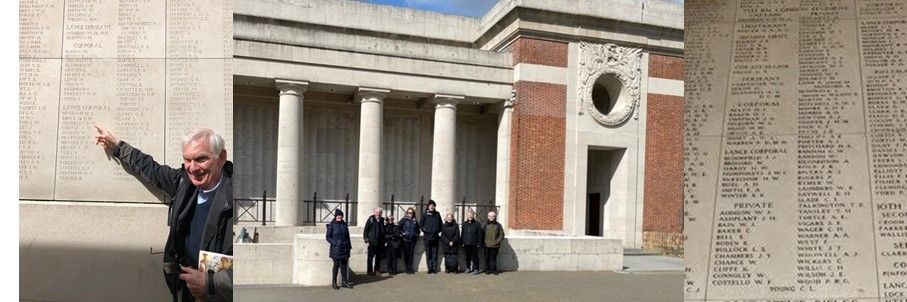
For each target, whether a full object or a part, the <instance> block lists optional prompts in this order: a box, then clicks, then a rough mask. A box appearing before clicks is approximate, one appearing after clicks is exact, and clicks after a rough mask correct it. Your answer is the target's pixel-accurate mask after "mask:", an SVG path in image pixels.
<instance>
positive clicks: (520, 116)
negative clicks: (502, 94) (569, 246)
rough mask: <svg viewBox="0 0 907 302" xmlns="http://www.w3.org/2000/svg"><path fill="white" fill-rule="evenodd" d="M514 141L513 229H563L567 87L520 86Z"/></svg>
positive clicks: (520, 84) (512, 165)
mask: <svg viewBox="0 0 907 302" xmlns="http://www.w3.org/2000/svg"><path fill="white" fill-rule="evenodd" d="M514 89H516V95H517V100H516V103H515V104H514V108H513V119H512V124H511V126H512V128H511V137H510V208H511V211H510V221H509V223H510V227H511V228H515V229H533V230H561V229H563V216H564V215H563V212H564V211H563V208H564V207H563V205H564V161H565V159H564V143H565V139H566V137H565V133H566V121H565V110H566V108H565V104H566V101H567V100H566V98H567V90H566V86H564V85H556V84H547V83H537V82H523V81H520V82H517V83H515V84H514Z"/></svg>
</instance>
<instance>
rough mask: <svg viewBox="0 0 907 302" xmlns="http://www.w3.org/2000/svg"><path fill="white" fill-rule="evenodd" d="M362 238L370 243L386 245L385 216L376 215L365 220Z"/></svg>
mask: <svg viewBox="0 0 907 302" xmlns="http://www.w3.org/2000/svg"><path fill="white" fill-rule="evenodd" d="M362 238H363V239H364V240H365V241H367V242H368V245H377V246H380V247H383V246H384V217H381V218H380V219H377V218H375V215H372V216H369V217H368V221H366V222H365V230H364V231H363V232H362Z"/></svg>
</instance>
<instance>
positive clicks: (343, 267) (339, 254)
mask: <svg viewBox="0 0 907 302" xmlns="http://www.w3.org/2000/svg"><path fill="white" fill-rule="evenodd" d="M324 237H325V239H327V241H328V244H330V245H331V249H330V251H329V253H328V254H329V256H330V257H331V260H334V268H333V270H331V287H333V288H334V289H340V287H338V286H337V274H338V273H340V279H341V280H343V283H342V285H343V287H346V288H353V287H352V286H350V284H349V265H350V250H352V249H353V244H352V242H351V241H350V229H349V226H348V225H347V224H346V221H344V220H343V211H340V209H336V210H334V220H332V221H331V223H329V224H327V234H325V236H324Z"/></svg>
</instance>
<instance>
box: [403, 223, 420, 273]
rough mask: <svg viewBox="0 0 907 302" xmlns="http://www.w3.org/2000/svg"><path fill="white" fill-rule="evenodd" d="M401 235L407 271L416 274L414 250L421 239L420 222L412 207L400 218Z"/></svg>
mask: <svg viewBox="0 0 907 302" xmlns="http://www.w3.org/2000/svg"><path fill="white" fill-rule="evenodd" d="M399 225H400V233H401V234H400V236H401V239H402V240H403V263H404V264H406V273H407V274H415V273H416V270H415V269H414V268H413V251H414V250H415V249H416V240H417V239H419V232H420V230H419V222H418V221H416V210H415V209H413V208H412V207H410V208H408V209H406V215H404V216H403V219H400V224H399Z"/></svg>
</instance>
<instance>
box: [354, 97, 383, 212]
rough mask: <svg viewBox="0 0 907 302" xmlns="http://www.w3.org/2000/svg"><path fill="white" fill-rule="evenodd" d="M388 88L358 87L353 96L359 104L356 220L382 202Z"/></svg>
mask: <svg viewBox="0 0 907 302" xmlns="http://www.w3.org/2000/svg"><path fill="white" fill-rule="evenodd" d="M388 92H390V91H388V90H383V89H371V88H359V90H358V91H357V92H356V100H357V101H359V102H360V103H361V104H362V105H361V110H360V114H359V181H358V190H357V192H358V196H357V197H356V201H357V202H358V206H357V207H358V208H357V210H356V224H357V225H360V226H364V225H365V221H366V219H367V218H368V216H370V215H372V210H373V209H374V208H376V207H380V206H381V197H382V196H381V172H382V167H381V161H382V158H381V154H382V152H381V151H382V148H383V142H382V134H383V133H384V131H383V129H384V113H383V108H382V106H383V103H384V97H386V96H387V93H388Z"/></svg>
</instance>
